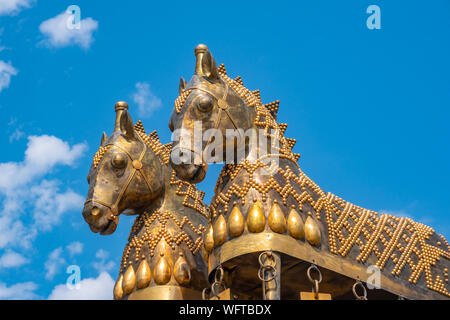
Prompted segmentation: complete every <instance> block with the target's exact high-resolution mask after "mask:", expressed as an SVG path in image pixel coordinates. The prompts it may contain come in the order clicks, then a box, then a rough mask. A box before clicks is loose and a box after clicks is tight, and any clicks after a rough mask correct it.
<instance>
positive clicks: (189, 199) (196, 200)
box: [170, 170, 209, 218]
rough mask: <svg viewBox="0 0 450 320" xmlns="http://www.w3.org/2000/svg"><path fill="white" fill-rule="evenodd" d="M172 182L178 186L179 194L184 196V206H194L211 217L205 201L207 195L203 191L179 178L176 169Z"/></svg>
mask: <svg viewBox="0 0 450 320" xmlns="http://www.w3.org/2000/svg"><path fill="white" fill-rule="evenodd" d="M170 184H171V185H172V186H177V191H176V193H177V195H179V196H184V199H183V206H185V207H189V208H192V209H194V210H195V211H197V212H198V213H200V214H201V215H202V216H204V217H205V218H209V215H208V210H207V207H206V206H205V204H204V203H203V197H204V196H205V193H204V192H203V191H200V190H198V189H197V188H196V187H195V185H194V184H190V183H189V182H186V181H183V180H180V179H178V178H177V175H176V172H175V170H172V175H171V178H170Z"/></svg>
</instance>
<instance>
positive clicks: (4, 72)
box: [0, 60, 18, 92]
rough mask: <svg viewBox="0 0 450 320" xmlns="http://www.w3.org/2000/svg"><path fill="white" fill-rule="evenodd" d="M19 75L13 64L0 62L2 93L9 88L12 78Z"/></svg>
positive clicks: (0, 89) (0, 90)
mask: <svg viewBox="0 0 450 320" xmlns="http://www.w3.org/2000/svg"><path fill="white" fill-rule="evenodd" d="M17 73H18V71H17V70H16V68H14V67H13V66H12V64H11V62H8V63H6V62H5V61H3V60H0V92H2V90H3V89H5V88H8V87H9V84H10V83H11V76H15V75H17Z"/></svg>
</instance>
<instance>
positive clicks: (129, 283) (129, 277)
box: [122, 264, 136, 294]
mask: <svg viewBox="0 0 450 320" xmlns="http://www.w3.org/2000/svg"><path fill="white" fill-rule="evenodd" d="M122 281H123V282H122V289H123V293H124V294H130V293H131V292H132V291H133V289H134V286H135V285H136V273H135V272H134V269H133V266H132V265H131V264H130V265H129V266H128V269H127V271H125V274H124V275H123V280H122Z"/></svg>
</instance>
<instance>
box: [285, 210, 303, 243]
mask: <svg viewBox="0 0 450 320" xmlns="http://www.w3.org/2000/svg"><path fill="white" fill-rule="evenodd" d="M287 220H288V221H287V224H288V230H289V234H290V235H291V236H292V237H293V238H295V239H303V237H304V236H305V224H304V223H303V219H302V217H301V216H300V215H299V214H298V212H297V210H295V206H292V209H291V211H290V212H289V216H288V219H287Z"/></svg>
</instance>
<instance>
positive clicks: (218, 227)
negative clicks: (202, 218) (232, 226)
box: [213, 213, 227, 246]
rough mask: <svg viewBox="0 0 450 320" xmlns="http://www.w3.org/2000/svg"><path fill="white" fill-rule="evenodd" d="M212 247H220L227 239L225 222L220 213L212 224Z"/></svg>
mask: <svg viewBox="0 0 450 320" xmlns="http://www.w3.org/2000/svg"><path fill="white" fill-rule="evenodd" d="M213 232H214V245H216V246H220V245H222V244H223V243H224V242H225V240H226V239H227V222H226V220H225V218H224V216H223V214H222V213H220V215H219V217H218V218H217V219H216V222H215V223H214V231H213Z"/></svg>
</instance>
